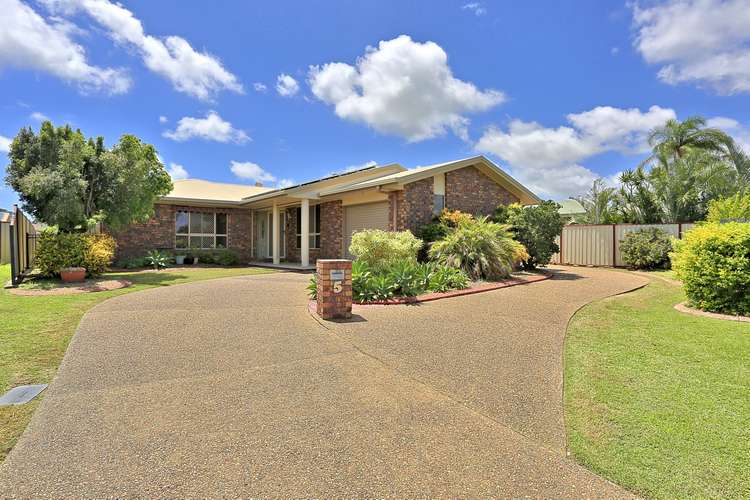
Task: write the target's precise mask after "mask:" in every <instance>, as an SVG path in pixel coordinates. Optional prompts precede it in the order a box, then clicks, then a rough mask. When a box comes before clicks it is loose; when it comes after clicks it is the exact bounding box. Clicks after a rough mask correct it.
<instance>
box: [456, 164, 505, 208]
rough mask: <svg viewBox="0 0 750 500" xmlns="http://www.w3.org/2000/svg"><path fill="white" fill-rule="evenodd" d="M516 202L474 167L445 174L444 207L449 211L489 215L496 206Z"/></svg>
mask: <svg viewBox="0 0 750 500" xmlns="http://www.w3.org/2000/svg"><path fill="white" fill-rule="evenodd" d="M517 201H518V198H517V197H515V196H513V195H512V194H511V193H509V192H508V191H507V190H506V189H504V188H503V187H502V186H500V185H498V184H497V183H496V182H495V181H493V180H492V179H490V178H489V177H487V176H486V175H484V174H483V173H482V172H480V171H479V170H478V169H477V168H476V167H465V168H461V169H458V170H453V171H451V172H447V173H446V174H445V206H446V207H447V208H449V209H451V210H461V211H462V212H468V213H471V214H474V215H491V214H492V213H493V212H494V210H495V208H496V207H497V206H498V205H501V204H502V205H508V204H510V203H515V202H517Z"/></svg>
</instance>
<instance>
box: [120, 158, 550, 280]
mask: <svg viewBox="0 0 750 500" xmlns="http://www.w3.org/2000/svg"><path fill="white" fill-rule="evenodd" d="M513 202H520V203H522V204H524V205H533V204H537V203H540V199H539V198H537V196H536V195H534V194H533V193H532V192H531V191H529V190H528V189H527V188H525V187H524V186H522V185H521V184H520V183H519V182H517V181H516V180H515V179H513V178H512V177H511V176H510V175H508V174H507V173H506V172H504V171H503V170H502V169H500V168H499V167H498V166H497V165H495V164H494V163H492V162H491V161H490V160H488V159H487V158H485V157H483V156H476V157H472V158H466V159H463V160H457V161H451V162H447V163H440V164H437V165H430V166H426V167H418V168H413V169H406V168H404V167H402V166H401V165H398V164H390V165H383V166H373V167H368V168H363V169H360V170H356V171H353V172H345V173H342V174H337V175H331V176H328V177H324V178H322V179H318V180H315V181H311V182H306V183H304V184H299V185H296V186H291V187H287V188H278V189H276V188H268V187H263V186H260V185H256V186H249V185H237V184H222V183H217V182H208V181H203V180H197V179H186V180H179V181H175V182H174V189H173V191H172V192H171V193H169V194H168V195H167V196H164V197H163V198H161V199H160V200H159V201H158V202H157V203H156V206H155V214H154V216H153V217H152V218H151V220H149V221H148V222H146V223H144V224H133V225H131V226H129V227H127V228H125V229H124V230H121V231H119V232H116V233H113V234H114V236H115V238H116V240H117V243H118V258H120V259H122V258H130V257H138V256H143V255H144V254H145V253H146V252H147V251H148V250H152V249H155V248H156V249H165V250H180V249H185V250H186V251H187V249H211V248H231V249H234V250H235V251H236V252H237V253H238V254H239V256H240V259H241V260H242V261H243V262H251V261H265V262H273V263H274V264H279V263H281V262H282V261H283V262H288V263H295V264H296V265H299V266H302V267H308V266H310V265H312V264H313V263H314V262H315V261H316V259H319V258H342V257H349V255H348V248H349V243H350V241H351V235H352V233H353V232H355V231H357V230H362V229H383V230H391V231H392V230H397V231H402V230H406V229H408V230H411V231H412V232H413V233H415V234H417V233H418V232H419V230H420V228H421V227H422V226H423V225H424V224H427V223H429V222H430V221H431V219H432V217H433V215H435V214H438V213H440V211H441V210H442V209H443V208H449V209H452V210H461V211H464V212H469V213H473V214H484V215H489V214H491V213H492V212H493V210H494V209H495V207H496V206H497V205H499V204H508V203H513Z"/></svg>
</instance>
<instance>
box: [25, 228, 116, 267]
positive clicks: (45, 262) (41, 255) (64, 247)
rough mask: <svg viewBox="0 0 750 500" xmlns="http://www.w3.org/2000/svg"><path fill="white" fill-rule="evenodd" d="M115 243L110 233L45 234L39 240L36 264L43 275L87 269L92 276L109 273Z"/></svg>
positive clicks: (52, 231) (49, 231)
mask: <svg viewBox="0 0 750 500" xmlns="http://www.w3.org/2000/svg"><path fill="white" fill-rule="evenodd" d="M115 248H116V244H115V240H114V238H112V236H110V235H108V234H81V233H58V232H56V231H55V230H54V229H48V230H45V231H43V232H42V233H41V234H40V235H39V239H38V241H37V250H36V259H35V262H34V263H35V265H36V267H37V268H38V269H39V272H40V273H41V274H42V275H43V276H54V275H57V274H60V270H61V269H64V268H66V267H85V268H86V271H87V272H88V273H89V274H91V275H95V274H101V273H103V272H104V271H106V270H107V267H109V265H110V263H111V262H112V259H113V258H114V256H115Z"/></svg>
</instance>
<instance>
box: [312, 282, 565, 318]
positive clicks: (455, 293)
mask: <svg viewBox="0 0 750 500" xmlns="http://www.w3.org/2000/svg"><path fill="white" fill-rule="evenodd" d="M551 277H552V275H551V274H549V273H544V274H537V275H533V276H529V277H528V278H525V279H518V278H511V279H508V280H503V281H493V282H490V283H482V284H480V285H477V286H473V287H471V288H464V289H463V290H451V291H450V292H435V293H425V294H423V295H417V296H416V297H398V298H394V299H390V300H379V301H375V302H366V303H362V304H360V303H358V302H355V303H354V307H368V306H395V305H405V304H419V303H421V302H431V301H433V300H440V299H448V298H450V297H460V296H462V295H473V294H475V293H482V292H490V291H492V290H498V289H500V288H508V287H511V286H516V285H526V284H529V283H536V282H537V281H544V280H546V279H549V278H551ZM308 309H309V310H310V311H311V312H316V311H317V303H316V302H315V301H314V300H311V301H309V303H308Z"/></svg>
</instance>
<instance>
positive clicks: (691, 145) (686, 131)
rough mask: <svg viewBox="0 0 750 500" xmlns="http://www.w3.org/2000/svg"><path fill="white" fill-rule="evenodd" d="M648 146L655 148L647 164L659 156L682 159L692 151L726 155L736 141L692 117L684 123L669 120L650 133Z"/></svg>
mask: <svg viewBox="0 0 750 500" xmlns="http://www.w3.org/2000/svg"><path fill="white" fill-rule="evenodd" d="M648 144H649V146H651V147H652V148H653V154H652V155H651V156H650V157H649V158H648V159H647V160H646V161H647V162H648V161H651V160H653V159H654V158H656V157H659V156H662V157H664V158H667V159H670V160H673V159H680V158H682V157H683V156H685V154H687V153H688V152H689V151H690V150H691V149H700V150H703V151H710V152H725V153H726V152H728V151H729V149H730V148H732V147H733V145H734V141H733V140H732V138H731V137H730V136H729V135H727V134H726V133H725V132H723V131H721V130H719V129H717V128H709V127H706V119H705V118H703V117H700V116H691V117H690V118H687V119H686V120H684V121H682V122H680V121H678V120H674V119H673V120H667V122H666V123H665V124H664V125H663V126H661V127H657V128H655V129H654V130H652V131H651V132H650V133H649V135H648Z"/></svg>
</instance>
